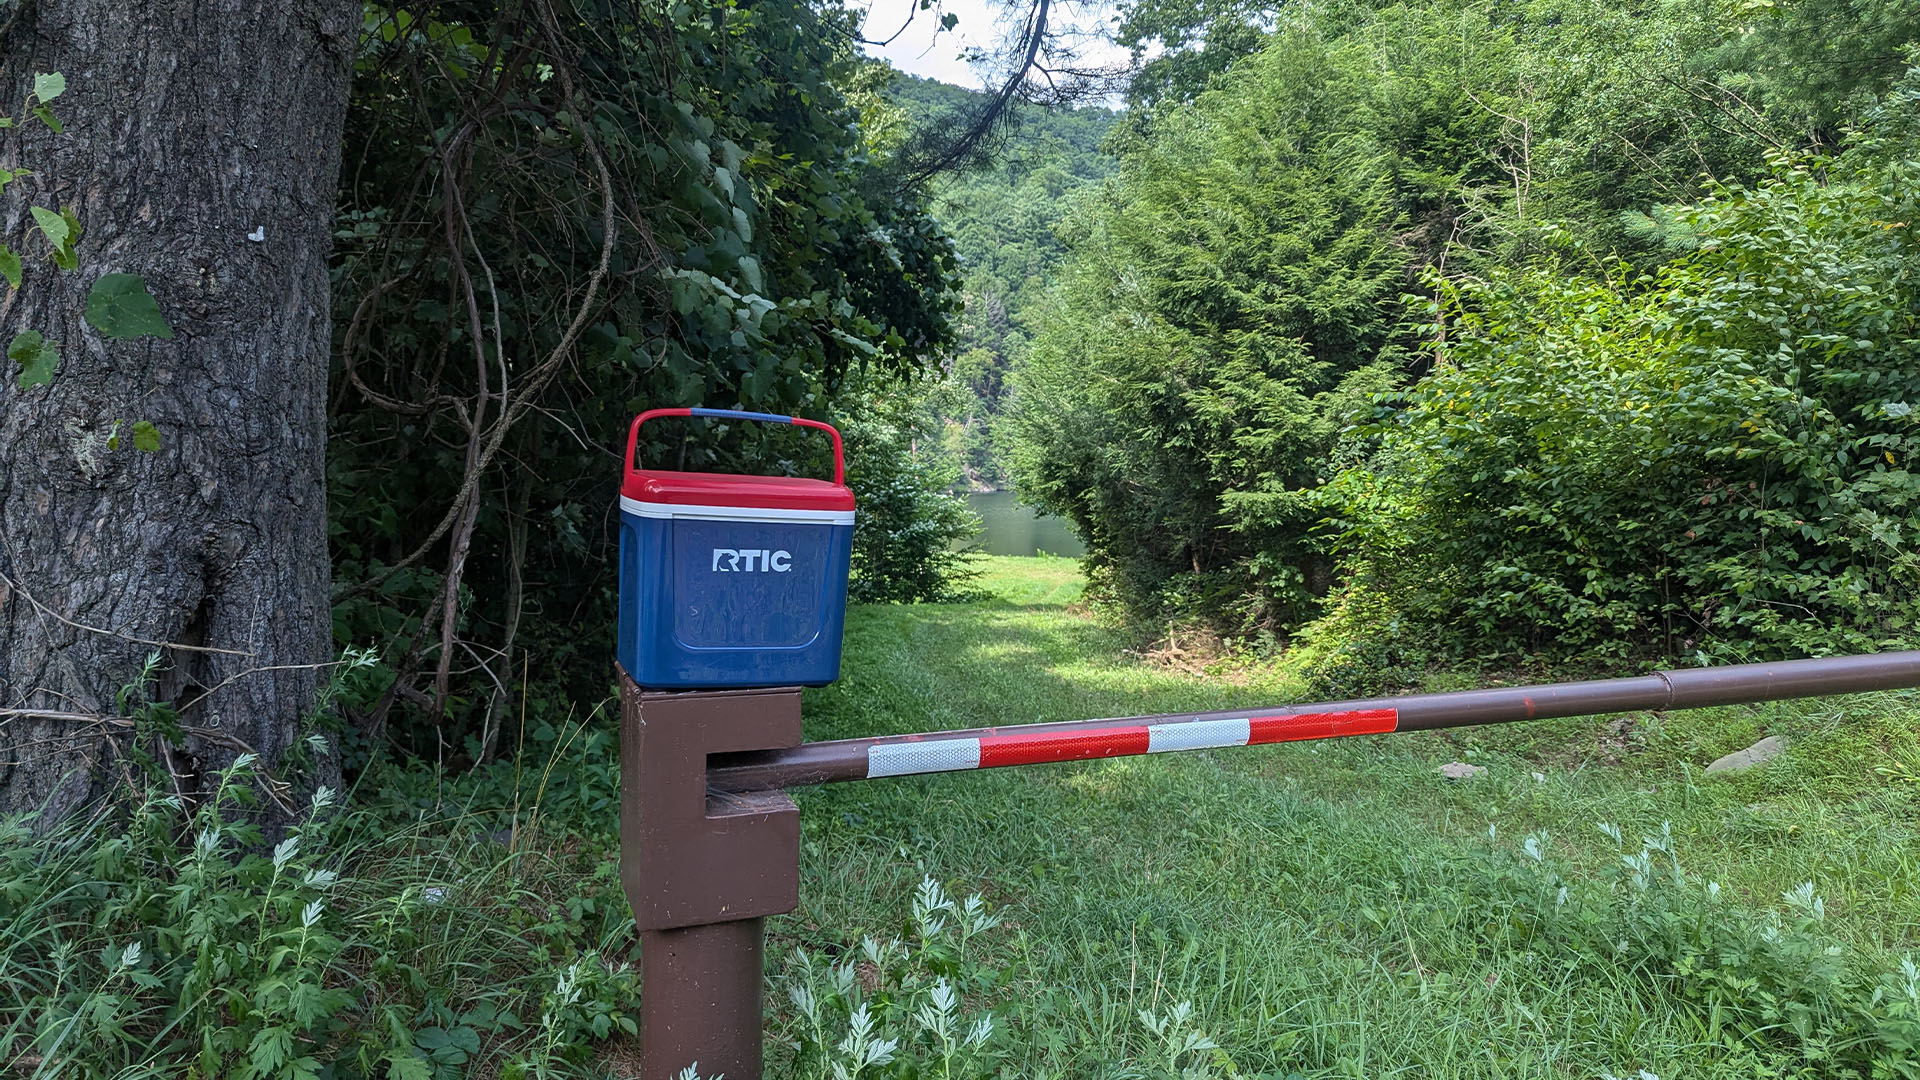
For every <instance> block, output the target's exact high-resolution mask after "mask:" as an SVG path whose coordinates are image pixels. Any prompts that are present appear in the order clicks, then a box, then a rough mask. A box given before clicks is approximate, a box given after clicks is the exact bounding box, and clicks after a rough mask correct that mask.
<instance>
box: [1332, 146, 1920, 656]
mask: <svg viewBox="0 0 1920 1080" xmlns="http://www.w3.org/2000/svg"><path fill="white" fill-rule="evenodd" d="M1915 179H1916V170H1915V167H1914V166H1913V165H1911V164H1908V163H1905V162H1896V163H1891V164H1886V163H1882V162H1880V161H1878V160H1874V159H1872V158H1870V157H1869V156H1868V155H1866V154H1865V153H1864V152H1862V153H1860V154H1858V155H1857V156H1853V157H1848V158H1843V159H1841V160H1839V161H1828V160H1820V159H1808V160H1795V161H1782V162H1781V163H1780V164H1779V169H1778V172H1777V174H1776V176H1775V177H1774V178H1773V179H1772V180H1770V181H1768V182H1766V183H1764V184H1762V185H1760V186H1759V187H1757V188H1755V189H1752V190H1744V189H1728V190H1725V191H1723V192H1722V193H1721V194H1720V195H1719V196H1718V197H1716V198H1714V199H1712V200H1709V201H1708V202H1706V203H1705V204H1703V205H1701V206H1698V207H1694V208H1688V209H1684V210H1679V211H1676V212H1675V216H1676V218H1677V220H1678V221H1679V222H1680V223H1681V224H1682V225H1683V226H1684V228H1685V229H1687V230H1688V231H1689V232H1690V233H1691V235H1692V236H1693V237H1694V238H1695V242H1696V243H1697V245H1698V250H1697V251H1695V252H1694V253H1692V254H1689V255H1687V256H1685V257H1683V258H1680V259H1678V260H1676V261H1675V262H1673V263H1671V264H1669V265H1667V266H1665V267H1662V268H1660V269H1659V270H1658V271H1657V272H1655V273H1653V274H1650V275H1645V276H1635V275H1633V274H1631V273H1630V272H1628V271H1626V270H1624V269H1617V270H1616V272H1615V273H1614V274H1612V275H1611V276H1609V277H1607V278H1604V279H1588V280H1569V279H1562V278H1558V277H1555V276H1552V275H1549V274H1546V273H1540V272H1529V273H1516V274H1512V275H1507V276H1501V277H1496V278H1494V279H1493V280H1492V281H1491V282H1486V283H1473V284H1444V283H1437V284H1440V287H1441V289H1442V293H1443V297H1444V301H1443V303H1441V304H1437V305H1436V307H1435V312H1436V317H1437V321H1436V331H1437V334H1436V337H1437V339H1438V341H1440V342H1442V343H1443V345H1439V346H1437V349H1438V355H1439V357H1440V362H1439V363H1438V364H1437V365H1436V367H1435V369H1434V371H1433V372H1432V374H1430V375H1428V376H1427V377H1426V378H1425V379H1423V380H1422V381H1421V382H1420V383H1419V384H1417V385H1416V386H1415V387H1413V388H1412V389H1411V390H1410V391H1409V392H1408V393H1407V395H1406V397H1405V399H1404V402H1403V403H1402V405H1401V407H1400V408H1398V409H1397V410H1395V411H1393V412H1392V414H1391V415H1390V416H1389V417H1388V418H1387V419H1386V420H1385V421H1384V422H1383V423H1381V424H1379V425H1378V426H1377V427H1376V428H1374V434H1376V435H1377V436H1378V437H1379V439H1380V440H1381V443H1380V449H1379V452H1378V453H1377V455H1375V457H1374V458H1373V459H1372V460H1371V461H1370V462H1369V463H1367V464H1366V465H1364V466H1362V467H1360V468H1357V469H1353V470H1349V471H1348V472H1346V473H1345V474H1343V475H1342V476H1341V477H1340V478H1339V479H1338V480H1337V481H1336V482H1335V483H1334V484H1333V485H1331V486H1330V487H1329V489H1328V490H1327V492H1326V494H1327V495H1328V496H1329V498H1330V499H1331V500H1332V502H1333V503H1334V505H1335V506H1336V507H1337V512H1338V513H1339V514H1340V515H1341V517H1342V518H1343V519H1344V521H1345V523H1346V524H1347V526H1348V532H1347V534H1346V535H1347V543H1348V550H1349V552H1350V553H1351V555H1352V570H1353V574H1354V579H1355V581H1356V582H1357V583H1358V585H1359V586H1360V587H1362V588H1371V589H1377V590H1383V591H1385V592H1386V593H1387V594H1388V595H1390V596H1391V597H1393V598H1394V603H1395V604H1396V605H1398V606H1399V607H1400V608H1401V609H1402V610H1404V611H1405V612H1407V613H1408V614H1409V615H1411V616H1413V617H1414V618H1415V619H1416V620H1419V621H1424V622H1427V623H1431V624H1438V625H1442V626H1445V627H1448V628H1450V629H1452V630H1453V631H1455V632H1456V633H1458V634H1459V635H1460V636H1461V637H1462V638H1464V639H1465V640H1466V641H1468V642H1470V643H1473V644H1476V645H1487V646H1492V647H1496V648H1511V649H1539V648H1552V649H1555V650H1573V651H1605V652H1612V653H1647V652H1657V653H1669V654H1673V653H1679V654H1697V655H1700V656H1702V657H1712V656H1722V657H1724V656H1738V657H1747V656H1772V655H1781V654H1787V653H1799V652H1822V651H1830V650H1860V649H1871V648H1874V647H1878V646H1884V645H1887V644H1889V643H1892V642H1896V641H1901V640H1904V639H1906V638H1907V637H1908V636H1909V635H1910V634H1911V633H1912V629H1913V626H1914V615H1915V610H1914V597H1915V595H1916V594H1917V593H1920V553H1916V551H1915V549H1914V547H1913V542H1914V540H1915V539H1916V538H1917V537H1920V475H1916V474H1915V473H1914V472H1913V471H1911V467H1912V461H1913V455H1914V453H1915V452H1916V451H1920V426H1917V425H1916V420H1917V419H1920V417H1916V414H1915V411H1914V406H1915V404H1916V403H1920V344H1916V339H1920V316H1916V312H1920V277H1916V273H1915V271H1916V270H1920V248H1917V247H1916V246H1915V244H1914V241H1913V238H1912V237H1911V236H1910V235H1909V233H1910V231H1911V230H1909V229H1907V228H1905V227H1904V224H1902V223H1904V222H1907V221H1911V220H1913V219H1914V212H1915V210H1916V209H1920V207H1916V202H1915V196H1914V192H1915V190H1916V189H1915V187H1914V180H1915Z"/></svg>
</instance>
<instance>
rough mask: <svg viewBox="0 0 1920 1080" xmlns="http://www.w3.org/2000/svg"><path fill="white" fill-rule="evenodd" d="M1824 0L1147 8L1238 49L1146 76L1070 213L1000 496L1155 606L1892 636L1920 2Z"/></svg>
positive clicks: (1901, 494)
mask: <svg viewBox="0 0 1920 1080" xmlns="http://www.w3.org/2000/svg"><path fill="white" fill-rule="evenodd" d="M1810 6H1812V5H1810ZM1820 7H1821V10H1822V11H1823V12H1824V18H1825V19H1826V21H1825V22H1823V23H1822V24H1821V29H1820V33H1819V34H1818V35H1813V34H1810V33H1809V32H1808V25H1809V24H1808V22H1807V20H1808V19H1809V18H1810V15H1809V14H1808V13H1807V12H1806V11H1802V10H1799V8H1797V7H1796V8H1795V9H1793V10H1791V11H1776V10H1774V9H1771V8H1765V9H1758V8H1749V9H1743V10H1742V12H1741V13H1739V14H1738V15H1737V16H1735V17H1734V18H1732V20H1731V21H1729V19H1728V18H1726V17H1723V14H1722V13H1719V12H1709V11H1705V10H1703V9H1696V8H1694V7H1690V6H1686V5H1678V4H1672V5H1668V4H1651V5H1643V6H1641V7H1638V8H1634V9H1631V10H1628V9H1619V8H1616V7H1610V6H1603V5H1599V4H1589V3H1582V2H1574V3H1536V4H1528V5H1517V6H1516V5H1488V4H1484V3H1479V2H1477V0H1431V2H1422V3H1400V4H1387V5H1377V6H1375V5H1365V4H1356V5H1335V6H1332V7H1328V8H1323V9H1315V10H1310V11H1309V10H1295V11H1288V12H1284V13H1283V12H1278V11H1273V12H1265V13H1262V12H1261V11H1260V10H1259V9H1257V8H1247V7H1242V6H1237V5H1216V4H1203V5H1198V6H1196V7H1193V8H1192V9H1189V8H1186V7H1182V6H1181V5H1136V6H1134V7H1132V8H1130V9H1129V11H1130V16H1129V17H1130V18H1132V19H1134V20H1135V23H1136V24H1137V27H1144V28H1149V29H1150V28H1151V27H1153V26H1160V27H1163V28H1171V29H1170V30H1168V32H1167V33H1165V34H1162V35H1161V37H1162V39H1163V40H1166V41H1169V42H1172V41H1175V40H1178V41H1183V42H1186V43H1187V44H1188V45H1193V44H1194V43H1195V42H1204V41H1206V40H1208V39H1209V38H1208V35H1209V34H1211V33H1213V31H1212V30H1208V29H1206V28H1207V27H1214V28H1216V29H1217V28H1220V27H1226V28H1227V29H1228V30H1231V31H1232V32H1231V33H1225V31H1222V32H1223V33H1225V38H1223V39H1222V40H1223V41H1227V42H1228V44H1229V45H1231V48H1230V49H1229V52H1232V55H1231V56H1224V55H1223V56H1221V57H1216V58H1215V60H1216V61H1217V62H1215V63H1212V64H1211V66H1210V67H1208V65H1201V67H1194V66H1193V64H1191V63H1188V61H1190V60H1192V61H1194V62H1196V63H1197V60H1196V59H1195V57H1193V56H1187V55H1186V54H1187V53H1190V52H1192V49H1191V48H1185V47H1183V50H1176V52H1174V53H1169V54H1168V55H1167V57H1166V60H1167V63H1165V64H1160V65H1159V66H1158V67H1150V69H1149V73H1150V74H1151V73H1152V72H1155V71H1157V72H1159V73H1160V75H1159V76H1155V77H1162V76H1164V78H1163V81H1162V83H1159V84H1152V85H1148V84H1142V85H1145V86H1146V87H1147V88H1146V90H1145V91H1143V93H1142V94H1141V95H1140V98H1141V100H1142V101H1145V102H1150V103H1157V104H1153V105H1152V107H1151V108H1147V107H1142V108H1138V109H1136V110H1135V112H1134V113H1133V114H1132V115H1131V116H1130V118H1129V122H1128V124H1127V127H1126V132H1125V134H1124V135H1123V136H1120V137H1117V138H1116V139H1115V140H1114V141H1113V145H1115V146H1116V147H1117V148H1118V150H1119V152H1120V158H1121V164H1120V170H1119V173H1118V175H1117V176H1116V177H1115V178H1113V179H1112V180H1110V181H1108V182H1107V183H1106V184H1105V186H1104V187H1103V189H1102V190H1101V191H1100V192H1099V193H1098V196H1097V197H1094V198H1087V199H1083V200H1081V202H1080V203H1079V205H1078V210H1077V211H1076V212H1075V213H1074V214H1073V215H1072V216H1071V217H1070V218H1069V220H1068V222H1067V224H1065V225H1064V226H1063V227H1062V229H1061V233H1062V235H1063V236H1064V237H1066V239H1067V241H1068V244H1069V247H1070V248H1071V257H1070V260H1069V262H1068V264H1067V268H1066V270H1065V272H1064V274H1063V276H1062V280H1061V281H1060V282H1059V284H1058V285H1057V287H1056V289H1055V291H1054V294H1053V297H1052V300H1051V303H1050V305H1049V306H1048V307H1047V308H1046V311H1047V316H1046V317H1045V319H1044V320H1043V324H1042V326H1041V327H1040V332H1039V334H1038V336H1037V338H1036V341H1035V344H1034V346H1033V348H1032V350H1031V354H1030V361H1029V362H1028V363H1026V364H1025V365H1024V366H1023V367H1022V368H1021V369H1020V370H1019V371H1018V372H1017V373H1016V377H1015V380H1014V382H1015V386H1016V405H1015V409H1014V414H1015V415H1014V420H1013V424H1012V430H1013V431H1015V432H1016V433H1017V439H1016V442H1017V446H1016V448H1015V452H1014V454H1013V458H1014V462H1015V466H1016V468H1015V473H1016V480H1017V484H1018V486H1019V487H1020V488H1021V490H1022V491H1023V492H1024V493H1025V494H1026V496H1027V497H1028V498H1030V499H1033V500H1035V501H1037V502H1038V503H1039V504H1040V505H1041V506H1042V507H1043V508H1045V509H1049V510H1052V511H1054V512H1057V513H1061V514H1063V515H1066V516H1067V517H1069V518H1070V519H1071V520H1072V521H1073V522H1074V523H1075V525H1076V527H1077V528H1078V529H1079V531H1080V532H1081V533H1082V535H1083V537H1084V538H1085V539H1086V541H1087V543H1088V545H1089V550H1090V554H1089V557H1088V563H1089V567H1090V569H1091V570H1092V572H1093V573H1094V575H1095V577H1096V580H1097V582H1098V583H1099V584H1100V585H1102V586H1103V587H1104V589H1105V595H1106V596H1107V597H1108V598H1109V599H1110V600H1112V601H1114V602H1115V603H1116V604H1117V608H1118V610H1119V611H1121V612H1122V613H1123V614H1124V615H1125V616H1126V617H1128V618H1129V619H1131V620H1132V621H1133V622H1134V623H1135V624H1136V625H1139V626H1141V627H1143V628H1145V629H1149V630H1151V629H1152V628H1154V627H1158V628H1159V629H1160V630H1164V629H1165V625H1166V621H1167V620H1169V619H1175V620H1178V619H1183V618H1198V619H1202V620H1206V621H1211V622H1215V623H1217V624H1222V625H1224V626H1226V627H1228V628H1230V630H1231V631H1233V632H1249V631H1258V632H1266V633H1270V634H1273V635H1283V634H1287V633H1291V632H1294V631H1297V630H1298V629H1299V628H1300V627H1301V626H1303V625H1304V624H1306V623H1307V622H1309V621H1311V620H1312V619H1313V618H1315V617H1316V616H1317V615H1318V614H1320V613H1321V612H1322V611H1324V610H1325V605H1324V600H1323V597H1324V594H1325V593H1326V592H1327V590H1328V589H1329V587H1331V586H1334V585H1336V584H1338V583H1339V582H1342V581H1345V582H1347V583H1348V584H1347V585H1346V586H1344V591H1343V592H1342V593H1341V596H1342V599H1343V603H1342V605H1341V606H1340V608H1339V610H1340V611H1341V612H1342V614H1343V618H1347V619H1351V618H1355V617H1357V616H1356V615H1355V613H1356V612H1359V611H1363V610H1364V611H1366V612H1368V614H1367V616H1366V617H1365V619H1364V620H1362V621H1363V622H1366V623H1367V624H1368V625H1370V626H1371V627H1372V628H1373V630H1372V632H1373V633H1376V634H1382V633H1393V634H1401V635H1404V634H1405V633H1406V632H1407V628H1408V627H1410V626H1416V625H1417V626H1423V627H1428V628H1443V629H1445V630H1446V631H1447V633H1446V634H1445V635H1444V636H1445V638H1446V640H1448V641H1450V642H1453V643H1455V644H1456V645H1457V646H1460V647H1467V648H1476V649H1479V648H1485V649H1492V650H1495V651H1528V650H1539V649H1546V650H1548V651H1554V652H1562V653H1565V652H1578V653H1600V654H1617V653H1623V652H1664V653H1671V654H1684V655H1695V654H1700V655H1708V656H1721V655H1773V654H1778V653H1782V652H1797V651H1806V650H1821V649H1833V648H1842V647H1845V648H1858V647H1866V646H1870V645H1874V644H1879V643H1885V642H1888V641H1892V640H1896V639H1900V638H1902V637H1903V636H1904V635H1906V634H1907V633H1909V631H1910V629H1911V626H1912V619H1913V606H1912V604H1913V601H1912V596H1913V594H1914V589H1913V584H1914V578H1913V574H1914V572H1915V570H1914V562H1913V556H1912V555H1911V553H1910V551H1909V548H1908V543H1909V538H1910V537H1912V536H1913V535H1915V532H1916V530H1917V529H1920V517H1916V514H1917V513H1920V505H1916V503H1915V502H1914V498H1913V488H1912V485H1911V482H1910V480H1909V479H1908V473H1907V472H1906V467H1907V461H1906V458H1905V457H1904V453H1905V451H1906V449H1907V447H1908V445H1909V442H1910V440H1911V439H1912V437H1913V429H1912V426H1911V422H1910V420H1909V419H1908V417H1909V413H1908V411H1907V410H1908V409H1909V407H1910V405H1911V404H1912V402H1913V401H1914V400H1915V399H1916V398H1920V367H1916V366H1915V363H1914V359H1913V356H1912V351H1911V349H1912V347H1911V345H1910V341H1911V339H1912V336H1913V326H1912V318H1913V316H1912V311H1913V310H1914V306H1913V305H1914V296H1913V293H1912V288H1913V286H1912V284H1911V274H1912V265H1913V264H1912V261H1911V259H1912V257H1911V255H1910V254H1909V252H1908V250H1907V244H1908V240H1907V226H1906V222H1908V221H1909V220H1910V219H1911V215H1910V213H1909V201H1908V196H1907V195H1906V194H1905V190H1906V187H1907V186H1909V185H1910V183H1911V181H1910V178H1908V177H1907V176H1906V175H1905V173H1904V170H1905V169H1906V168H1907V166H1904V165H1901V164H1898V163H1899V162H1901V161H1904V160H1906V159H1907V158H1908V157H1910V156H1911V153H1912V147H1913V145H1914V138H1913V130H1914V128H1913V124H1912V121H1911V120H1910V119H1908V117H1910V114H1911V112H1912V108H1913V97H1912V91H1911V90H1910V89H1909V88H1908V87H1907V84H1901V85H1900V86H1898V87H1895V86H1894V85H1893V84H1894V80H1895V79H1896V77H1897V76H1898V75H1899V74H1900V72H1901V70H1902V64H1903V62H1902V61H1901V60H1900V58H1899V55H1898V49H1897V47H1896V46H1897V45H1898V44H1899V43H1901V42H1905V41H1907V40H1909V39H1910V38H1912V37H1914V36H1915V34H1916V33H1917V32H1920V23H1916V22H1915V21H1914V19H1915V16H1916V13H1915V12H1912V11H1909V10H1907V7H1906V6H1902V5H1895V6H1894V7H1891V8H1887V9H1885V10H1880V9H1875V10H1873V11H1864V10H1855V9H1854V8H1852V7H1850V6H1847V5H1844V4H1842V5H1820ZM1250 12H1251V13H1253V14H1251V15H1250V14H1249V13H1250ZM1250 18H1251V19H1252V21H1251V22H1249V21H1248V20H1249V19H1250ZM1140 20H1146V21H1144V22H1142V21H1140ZM1254 25H1259V26H1260V27H1261V28H1260V30H1259V34H1258V37H1259V47H1258V48H1257V49H1249V48H1246V44H1247V43H1246V39H1245V34H1244V33H1242V31H1243V30H1244V29H1245V28H1246V27H1248V26H1254ZM1183 27H1184V29H1182V28H1183ZM1234 27H1240V28H1241V29H1240V30H1234V29H1233V28H1234ZM1143 32H1144V31H1143ZM1183 34H1184V35H1186V36H1184V37H1182V36H1180V35H1183ZM1196 35H1197V36H1196ZM1224 47H1226V46H1223V48H1224ZM1840 55H1845V56H1847V57H1849V59H1848V60H1847V61H1845V62H1835V57H1837V56H1840ZM1183 57H1184V58H1183ZM1175 61H1178V63H1175ZM1202 68H1205V69H1206V70H1202ZM1816 70H1817V71H1819V72H1820V73H1821V74H1820V75H1819V77H1818V78H1814V77H1811V76H1809V75H1808V73H1809V72H1813V71H1816ZM1196 71H1199V72H1201V74H1200V75H1195V74H1194V73H1195V72H1196ZM1193 78H1199V79H1200V85H1199V86H1193V87H1189V89H1188V90H1184V91H1182V90H1180V89H1179V87H1180V86H1182V85H1185V84H1184V83H1182V80H1189V81H1191V79H1193ZM1202 87H1204V89H1202ZM1883 99H1884V101H1885V105H1884V107H1883V111H1884V114H1885V115H1884V117H1883V118H1882V119H1881V120H1879V121H1878V122H1877V126H1876V127H1875V128H1874V130H1873V134H1872V135H1871V136H1870V137H1869V138H1866V139H1865V140H1864V141H1862V139H1861V138H1859V137H1855V136H1850V135H1848V132H1849V131H1850V130H1853V129H1855V128H1857V127H1858V125H1859V124H1861V123H1863V122H1865V120H1866V118H1867V116H1868V114H1869V112H1870V111H1872V110H1873V109H1875V108H1876V105H1875V102H1877V101H1880V100H1883ZM1843 143H1844V144H1845V145H1847V146H1849V147H1852V148H1850V149H1847V150H1845V152H1844V153H1840V154H1839V156H1838V157H1836V156H1835V154H1836V153H1837V152H1838V151H1837V147H1839V146H1840V145H1842V144H1843ZM1855 144H1858V145H1855ZM1401 388H1404V389H1401ZM1368 425H1371V426H1368ZM1336 477H1338V480H1337V482H1334V483H1332V485H1331V486H1327V485H1328V484H1329V482H1330V481H1334V480H1335V478H1336ZM1340 535H1344V536H1345V537H1346V542H1345V545H1344V546H1343V547H1336V544H1335V538H1336V537H1338V536H1340ZM1356 590H1359V591H1364V592H1365V593H1366V595H1365V596H1361V595H1358V593H1357V592H1356ZM1403 620H1411V621H1410V622H1408V621H1403ZM1390 626H1393V627H1399V628H1400V629H1398V630H1392V631H1389V630H1387V629H1386V628H1387V627H1390Z"/></svg>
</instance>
